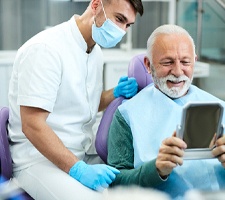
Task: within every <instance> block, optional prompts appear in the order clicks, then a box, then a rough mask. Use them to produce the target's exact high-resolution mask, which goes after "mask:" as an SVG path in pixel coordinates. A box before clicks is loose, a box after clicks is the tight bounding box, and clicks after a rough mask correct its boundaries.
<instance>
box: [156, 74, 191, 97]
mask: <svg viewBox="0 0 225 200" xmlns="http://www.w3.org/2000/svg"><path fill="white" fill-rule="evenodd" d="M152 77H153V80H154V83H155V85H156V86H158V88H159V90H160V91H161V92H163V93H164V94H166V95H167V96H169V97H171V98H179V97H181V96H183V95H184V94H186V92H187V91H188V89H189V87H190V85H191V82H192V80H193V78H192V79H190V78H188V77H187V76H185V75H182V76H180V77H178V78H176V77H175V76H174V75H168V76H166V77H163V78H157V77H156V76H155V74H154V75H153V76H152ZM168 80H169V81H173V82H180V81H184V85H183V86H182V87H172V88H168V86H167V81H168Z"/></svg>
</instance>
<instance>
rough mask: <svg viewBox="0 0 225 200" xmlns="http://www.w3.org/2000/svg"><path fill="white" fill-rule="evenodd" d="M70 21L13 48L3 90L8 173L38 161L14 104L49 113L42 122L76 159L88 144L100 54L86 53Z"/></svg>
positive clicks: (97, 97)
mask: <svg viewBox="0 0 225 200" xmlns="http://www.w3.org/2000/svg"><path fill="white" fill-rule="evenodd" d="M86 50H87V44H86V42H85V40H84V38H83V37H82V35H81V33H80V31H79V29H78V27H77V25H76V21H75V18H74V17H72V18H71V19H70V20H69V21H68V22H65V23H62V24H60V25H58V26H55V27H53V28H50V29H48V30H45V31H43V32H41V33H39V34H37V35H36V36H34V37H33V38H31V39H30V40H29V41H28V42H26V43H25V44H24V45H23V46H22V47H21V48H20V49H19V50H18V53H17V56H16V59H15V63H14V67H13V72H12V77H11V80H10V87H9V107H10V118H9V136H10V139H11V140H12V143H11V147H10V148H11V153H12V159H13V162H14V171H16V170H20V169H23V168H25V167H27V166H30V165H32V164H34V163H37V162H40V161H42V160H43V159H44V157H43V155H41V154H40V153H39V152H38V151H37V149H35V147H34V146H33V145H32V144H31V143H30V142H29V140H28V139H27V138H26V137H25V135H24V134H23V133H22V131H21V119H20V105H24V106H30V107H38V108H42V109H44V110H47V111H49V112H50V114H49V116H48V118H47V123H48V125H49V126H50V127H51V128H52V129H53V131H54V132H55V133H56V134H57V135H58V137H59V138H60V139H61V140H62V142H63V143H64V145H65V146H66V147H67V148H68V149H70V150H71V151H72V152H73V153H74V154H75V155H76V156H78V157H79V158H80V159H82V158H83V157H84V154H85V152H87V151H88V149H89V148H90V145H91V144H92V142H93V141H94V135H93V133H92V125H93V124H94V122H95V117H96V114H97V111H98V106H99V102H100V96H101V92H102V69H103V55H102V51H101V49H100V47H99V46H98V45H97V44H96V45H95V47H94V48H93V50H92V52H91V53H90V54H87V53H86Z"/></svg>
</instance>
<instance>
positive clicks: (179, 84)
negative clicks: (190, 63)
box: [167, 80, 185, 87]
mask: <svg viewBox="0 0 225 200" xmlns="http://www.w3.org/2000/svg"><path fill="white" fill-rule="evenodd" d="M167 81H168V82H169V84H172V85H173V86H174V87H180V86H182V85H183V84H184V83H185V81H171V80H167Z"/></svg>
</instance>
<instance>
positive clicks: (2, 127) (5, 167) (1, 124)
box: [0, 107, 12, 180]
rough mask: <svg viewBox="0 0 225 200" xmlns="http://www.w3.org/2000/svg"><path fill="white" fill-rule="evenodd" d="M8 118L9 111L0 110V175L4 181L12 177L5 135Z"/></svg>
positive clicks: (10, 160)
mask: <svg viewBox="0 0 225 200" xmlns="http://www.w3.org/2000/svg"><path fill="white" fill-rule="evenodd" d="M8 118H9V109H8V108H7V107H2V108H0V161H1V175H2V176H4V178H5V179H6V180H9V179H10V178H11V177H12V159H11V155H10V151H9V140H8V133H7V124H8Z"/></svg>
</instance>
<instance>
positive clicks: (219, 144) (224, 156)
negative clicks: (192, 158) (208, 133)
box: [212, 136, 225, 168]
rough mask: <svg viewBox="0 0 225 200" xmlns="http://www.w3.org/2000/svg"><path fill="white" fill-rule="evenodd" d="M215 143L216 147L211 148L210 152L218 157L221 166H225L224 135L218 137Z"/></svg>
mask: <svg viewBox="0 0 225 200" xmlns="http://www.w3.org/2000/svg"><path fill="white" fill-rule="evenodd" d="M215 145H216V147H215V148H214V149H213V151H212V153H213V155H214V156H215V157H217V158H218V160H219V161H220V162H221V164H222V166H223V167H224V168H225V136H223V137H221V138H219V139H218V140H217V141H216V143H215Z"/></svg>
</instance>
